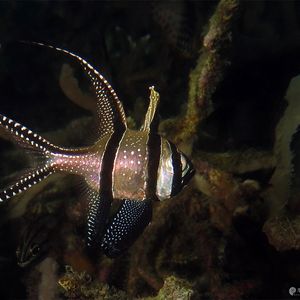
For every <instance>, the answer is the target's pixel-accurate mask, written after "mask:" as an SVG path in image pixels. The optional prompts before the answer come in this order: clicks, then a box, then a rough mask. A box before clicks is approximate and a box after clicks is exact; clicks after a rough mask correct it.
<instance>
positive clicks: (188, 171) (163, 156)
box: [156, 138, 195, 201]
mask: <svg viewBox="0 0 300 300" xmlns="http://www.w3.org/2000/svg"><path fill="white" fill-rule="evenodd" d="M194 173H195V169H194V167H193V164H192V162H191V161H190V160H189V159H188V158H187V157H186V155H185V154H183V153H182V152H181V151H179V150H178V148H177V147H176V146H175V145H174V144H173V143H171V142H169V141H168V140H167V139H164V138H161V153H160V161H159V166H158V171H157V185H156V196H157V197H158V199H159V200H161V201H162V200H165V199H168V198H171V197H173V196H175V195H177V194H178V193H179V192H180V191H181V190H182V189H183V188H184V187H185V186H186V185H187V183H188V182H189V181H190V179H191V178H192V177H193V175H194Z"/></svg>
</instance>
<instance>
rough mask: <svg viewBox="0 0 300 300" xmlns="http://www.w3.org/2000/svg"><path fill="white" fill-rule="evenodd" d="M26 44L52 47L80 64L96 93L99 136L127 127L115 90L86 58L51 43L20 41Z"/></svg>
mask: <svg viewBox="0 0 300 300" xmlns="http://www.w3.org/2000/svg"><path fill="white" fill-rule="evenodd" d="M22 42H23V43H26V44H32V45H38V46H42V47H47V48H51V49H54V50H56V51H58V52H62V53H64V54H66V55H68V56H69V57H72V58H73V59H75V60H76V61H77V62H79V63H80V64H81V66H82V67H83V69H84V71H85V73H86V74H87V76H88V77H89V79H90V81H91V83H92V85H93V87H94V91H95V94H96V99H97V105H96V106H97V123H98V124H97V131H98V132H97V133H98V136H99V137H101V136H103V135H106V134H108V133H111V132H113V131H115V130H118V129H119V128H121V129H123V128H125V129H126V128H127V122H126V116H125V112H124V108H123V106H122V103H121V102H120V100H119V98H118V96H117V94H116V92H115V91H114V89H113V88H112V87H111V85H110V84H109V83H108V81H107V80H106V79H105V78H104V77H103V76H102V75H101V74H100V73H99V72H98V71H97V70H96V69H94V68H93V66H92V65H90V64H89V63H88V62H87V61H86V60H84V59H83V58H81V57H80V56H79V55H76V54H74V53H72V52H70V51H68V50H65V49H62V48H58V47H54V46H51V45H47V44H43V43H38V42H30V41H22Z"/></svg>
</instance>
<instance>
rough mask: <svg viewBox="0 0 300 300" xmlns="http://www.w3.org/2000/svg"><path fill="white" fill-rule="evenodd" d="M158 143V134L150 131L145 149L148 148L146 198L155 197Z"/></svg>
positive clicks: (159, 143) (158, 155) (159, 141)
mask: <svg viewBox="0 0 300 300" xmlns="http://www.w3.org/2000/svg"><path fill="white" fill-rule="evenodd" d="M160 145H161V138H160V136H159V135H158V134H156V133H153V132H150V133H149V138H148V143H147V149H148V178H147V190H146V198H147V199H153V200H154V199H157V197H156V195H155V191H156V183H157V175H158V174H157V172H158V166H159V160H160Z"/></svg>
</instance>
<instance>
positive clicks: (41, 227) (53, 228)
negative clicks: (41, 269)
mask: <svg viewBox="0 0 300 300" xmlns="http://www.w3.org/2000/svg"><path fill="white" fill-rule="evenodd" d="M26 223H27V224H25V226H24V228H23V230H22V232H21V234H20V237H19V239H18V240H19V243H18V247H17V250H16V258H17V264H18V266H20V267H21V268H25V267H28V266H31V265H33V264H36V263H38V262H40V261H41V260H42V259H43V258H45V257H46V255H47V253H48V252H49V250H50V249H51V245H52V238H53V237H54V236H57V232H58V230H59V226H60V223H59V222H58V219H57V217H55V216H54V215H41V216H37V217H35V218H33V220H31V221H30V222H26ZM51 237H52V238H51Z"/></svg>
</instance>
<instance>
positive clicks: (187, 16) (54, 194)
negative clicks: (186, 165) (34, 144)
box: [0, 0, 300, 300]
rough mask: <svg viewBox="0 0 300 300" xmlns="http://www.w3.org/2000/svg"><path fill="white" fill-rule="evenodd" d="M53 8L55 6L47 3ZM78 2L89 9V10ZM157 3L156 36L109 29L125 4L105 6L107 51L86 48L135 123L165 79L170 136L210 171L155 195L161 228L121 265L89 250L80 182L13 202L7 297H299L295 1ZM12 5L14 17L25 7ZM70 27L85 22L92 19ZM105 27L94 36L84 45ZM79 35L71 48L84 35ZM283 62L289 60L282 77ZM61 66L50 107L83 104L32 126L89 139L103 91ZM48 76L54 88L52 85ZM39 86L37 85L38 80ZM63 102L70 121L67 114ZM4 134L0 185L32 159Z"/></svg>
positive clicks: (56, 181) (48, 185) (56, 137)
mask: <svg viewBox="0 0 300 300" xmlns="http://www.w3.org/2000/svg"><path fill="white" fill-rule="evenodd" d="M43 5H44V9H45V11H47V7H48V6H47V5H48V3H47V2H45V4H43ZM77 5H79V6H80V5H82V6H80V7H79V8H80V9H82V10H83V11H85V10H88V9H87V6H85V5H86V4H77ZM93 5H95V4H93ZM128 5H129V4H128ZM139 5H140V4H136V6H134V8H132V7H133V6H131V8H130V9H129V8H128V9H127V10H126V11H127V13H128V15H130V16H133V17H135V18H137V15H138V14H139V13H140V12H141V11H143V13H144V11H147V10H146V9H143V6H139ZM144 5H149V11H151V15H150V16H149V15H147V16H148V17H147V18H151V20H152V22H153V23H154V27H155V28H156V30H157V31H155V33H154V37H155V38H154V39H152V35H151V34H146V35H144V34H143V33H141V32H142V31H143V30H145V31H146V29H145V28H146V27H147V26H146V25H147V23H145V24H146V25H145V24H143V22H141V23H140V26H141V28H142V29H141V32H139V31H138V29H137V28H136V27H135V26H134V25H132V24H131V23H130V22H129V21H128V19H126V21H125V23H120V24H121V25H119V26H114V25H115V24H112V23H110V22H109V19H110V17H111V16H112V15H115V14H116V15H118V14H119V13H120V11H122V9H124V7H125V6H126V5H125V4H122V3H117V2H115V3H113V4H111V6H108V5H103V6H101V8H102V11H101V13H102V17H103V18H98V19H99V22H100V23H101V24H100V23H99V24H98V26H99V27H101V26H102V27H103V28H105V29H106V30H107V31H108V32H109V34H107V35H105V34H104V39H105V45H106V46H105V47H104V48H105V49H104V50H103V49H102V48H101V47H98V48H101V49H102V50H101V49H98V48H97V47H95V49H96V50H97V49H98V50H97V51H98V52H99V53H96V52H97V51H96V50H94V48H93V49H91V48H92V45H90V46H89V45H88V43H86V44H85V43H84V44H85V50H86V51H87V53H90V54H91V53H93V54H95V57H98V59H99V60H100V61H104V62H106V63H107V64H108V65H109V64H111V65H110V66H105V65H104V69H106V70H107V69H108V70H111V71H110V73H108V74H109V76H108V77H111V78H112V80H113V82H114V83H115V84H116V86H117V87H118V89H120V91H121V96H123V97H124V98H125V99H126V98H129V96H130V98H131V99H133V100H131V101H127V102H126V100H125V105H124V106H125V107H126V106H127V105H128V108H127V110H128V111H129V114H128V115H129V118H128V122H129V124H130V126H131V127H132V128H137V127H138V124H140V123H141V117H142V116H143V115H144V113H143V111H144V110H145V107H146V106H147V105H146V103H147V100H145V99H146V97H147V96H146V94H145V90H146V88H145V87H146V86H147V84H148V83H149V84H150V83H151V84H153V81H154V82H155V83H157V85H158V88H159V90H160V91H161V111H162V116H163V118H162V120H161V124H160V128H159V130H160V133H161V134H162V135H164V136H166V137H167V138H168V139H170V140H172V141H174V142H175V143H176V144H177V145H179V147H180V149H182V150H183V151H184V152H185V153H188V154H189V156H190V157H191V159H192V161H193V163H194V166H195V168H196V171H197V172H196V175H195V178H194V180H193V181H192V182H191V184H190V185H189V186H188V187H186V188H185V189H184V190H183V192H182V193H181V194H180V195H178V196H177V197H175V198H174V199H170V200H169V201H165V202H163V203H154V212H153V220H152V222H151V224H150V225H149V226H148V227H147V228H146V230H145V231H144V233H143V234H142V235H141V237H140V238H139V239H138V240H137V242H136V243H135V244H134V245H133V246H132V247H131V249H130V250H129V251H128V252H126V253H124V254H123V255H122V256H120V257H119V258H117V259H114V260H112V259H108V258H106V257H105V256H103V255H101V254H99V255H97V256H91V255H88V254H87V253H86V250H85V246H84V241H83V231H84V225H85V224H84V222H85V214H84V212H85V209H86V204H85V202H84V200H83V199H81V198H80V196H78V195H80V188H81V183H80V182H79V180H78V179H77V178H75V177H67V176H62V175H59V176H58V175H57V176H53V177H50V178H49V179H47V180H46V181H44V182H42V183H40V184H39V185H37V186H35V187H33V188H32V189H30V190H29V191H27V192H26V193H24V194H22V195H20V196H17V197H15V198H14V199H12V200H11V201H10V202H9V203H7V204H5V205H4V206H2V207H1V223H0V224H1V227H0V236H1V237H2V240H5V241H6V242H5V243H2V244H1V246H0V270H1V275H2V276H3V274H6V278H5V279H6V280H5V282H10V283H11V287H8V285H7V286H6V285H5V284H3V280H2V281H0V288H1V290H0V292H1V293H2V294H3V295H7V299H22V298H24V297H25V295H26V298H27V299H217V300H222V299H224V300H226V299H232V300H235V299H236V300H238V299H282V298H288V297H289V296H291V295H290V294H289V289H290V287H292V286H295V287H297V288H299V287H300V280H299V278H300V259H299V258H300V253H299V247H300V240H299V239H300V209H299V203H300V202H299V200H298V199H299V174H298V173H299V164H298V155H297V153H299V151H300V149H299V145H298V142H297V141H298V140H299V137H298V128H299V124H300V119H299V117H298V115H299V109H300V108H299V105H298V101H297V100H298V98H299V95H300V88H299V87H300V82H299V77H295V76H297V75H298V74H300V63H298V61H300V59H299V53H300V51H299V50H300V49H299V48H300V45H299V35H300V25H299V24H300V21H299V20H300V15H297V10H296V9H295V7H296V4H295V3H294V2H292V1H289V2H285V3H284V2H282V3H281V2H278V3H277V4H276V5H274V6H273V7H270V4H269V3H268V2H255V3H253V4H251V3H245V2H244V3H243V2H242V3H241V2H240V1H238V0H221V1H218V2H211V3H204V2H203V3H202V2H201V3H200V2H199V3H194V2H191V1H184V0H182V1H178V3H176V5H175V4H173V5H172V4H170V3H169V2H154V3H152V4H151V5H150V4H144ZM128 7H129V6H128ZM97 8H99V7H97ZM150 8H151V9H150ZM51 9H52V10H53V11H54V13H53V14H54V16H55V17H56V18H61V19H65V22H67V21H68V20H69V19H68V18H70V16H69V15H68V14H67V13H66V12H65V11H64V6H63V5H58V6H57V7H56V8H53V7H52V8H51ZM193 9H194V10H193ZM4 11H5V13H6V15H5V17H6V18H7V19H9V17H10V13H11V12H12V11H14V10H13V9H12V10H11V11H10V10H9V9H7V10H4ZM76 12H77V11H76V9H74V13H76ZM268 12H270V13H268ZM40 13H41V15H43V12H42V11H41V12H40ZM77 13H78V12H77ZM99 13H100V10H99ZM191 13H194V14H195V15H193V17H194V18H191ZM78 15H80V14H79V13H78ZM122 16H123V14H122ZM147 18H145V20H146V19H147ZM276 18H277V19H280V20H281V21H282V23H280V24H279V25H278V24H277V23H276V21H277V19H276ZM91 19H92V18H91ZM120 19H121V20H122V17H120ZM3 20H4V19H3ZM69 21H70V20H69ZM192 21H193V22H192ZM70 23H71V24H72V26H73V27H72V28H77V29H78V28H79V27H80V18H72V22H70ZM191 23H192V24H191ZM298 23H299V24H298ZM105 26H106V27H105ZM131 26H133V27H134V31H132V32H133V33H132V32H131V31H130V28H131ZM102 27H101V28H102ZM129 32H131V33H129ZM0 33H1V29H0ZM93 34H94V33H93V31H92V32H89V33H88V34H87V33H86V32H85V34H84V36H80V37H79V38H78V39H79V41H78V43H80V38H81V39H82V40H84V39H85V37H86V35H88V36H89V35H93ZM67 36H68V39H69V42H70V46H69V45H68V47H69V48H71V45H72V34H70V35H67ZM64 42H65V43H67V42H68V41H64ZM95 44H96V45H98V44H97V43H94V44H93V45H95ZM14 51H16V50H15V49H14ZM12 52H13V51H12ZM25 52H26V51H25ZM22 59H23V58H22ZM0 60H1V59H0ZM52 60H54V59H53V58H52ZM52 60H51V61H52ZM162 62H163V63H162ZM44 64H45V61H39V63H38V65H44ZM274 64H275V65H276V66H277V65H279V66H278V69H280V67H281V69H280V71H279V70H277V72H278V73H277V74H276V76H275V75H274V70H273V69H272V66H273V65H274ZM51 66H52V64H51ZM22 68H23V66H22V67H21V68H20V70H19V69H18V71H19V72H22ZM50 71H51V72H52V73H53V74H55V75H54V77H55V79H56V80H57V82H55V85H57V90H58V92H57V93H55V90H54V89H53V90H52V89H47V93H46V94H49V95H48V97H49V99H50V100H49V99H48V102H47V101H45V102H44V106H45V107H44V106H43V109H48V108H49V107H51V105H50V104H49V103H51V99H52V97H54V96H59V97H63V96H62V94H64V95H65V96H66V97H67V98H68V99H69V100H71V102H72V103H73V104H76V106H75V105H74V106H72V107H73V108H69V107H68V106H67V104H62V103H60V104H59V105H58V108H57V107H56V108H55V109H53V107H52V110H53V111H52V113H51V115H50V113H49V120H48V121H47V122H49V123H48V124H49V125H50V127H49V129H51V130H50V131H49V130H46V129H45V127H43V126H45V125H43V126H41V127H38V126H37V124H36V123H35V122H37V121H36V120H35V118H34V117H32V116H35V113H36V112H34V109H32V110H30V111H29V114H30V117H32V120H31V121H32V122H33V123H32V124H33V126H37V128H39V129H40V131H41V132H44V133H42V135H43V136H45V137H46V138H47V139H49V140H51V141H53V142H54V143H56V144H61V145H64V146H73V145H82V144H84V143H86V142H88V141H87V139H86V136H87V135H90V136H91V137H92V136H93V134H92V129H91V127H92V118H91V116H90V115H89V114H88V113H86V114H84V115H82V114H81V113H79V111H80V109H81V108H83V109H84V110H86V111H87V112H93V107H94V105H95V103H94V101H93V97H92V93H91V91H90V90H89V87H88V86H87V83H86V81H85V80H84V79H83V78H82V77H81V76H82V75H80V73H79V72H78V70H77V69H76V67H74V66H73V65H72V64H71V63H69V62H65V61H63V62H62V63H60V62H59V63H58V64H56V65H55V64H54V63H53V67H51V68H50ZM35 72H36V70H34V69H33V70H32V73H33V74H35ZM248 73H249V74H250V75H249V74H248ZM163 74H171V75H169V77H167V75H163ZM28 76H29V75H28ZM164 76H166V77H164ZM247 76H248V77H247ZM251 76H252V77H251ZM272 76H273V77H272ZM2 77H3V76H2ZM2 77H1V78H2ZM29 77H30V76H29ZM265 77H266V78H267V79H265ZM293 77H295V78H294V79H293V80H291V79H292V78H293ZM2 79H3V78H2ZM31 79H33V78H31ZM34 79H36V80H37V82H38V83H40V81H39V79H38V78H36V77H34ZM52 79H53V78H52ZM10 80H11V81H12V82H13V83H14V84H15V85H13V84H12V85H13V86H18V85H17V84H16V83H15V82H14V81H13V79H12V78H10ZM43 80H44V81H45V82H44V81H43ZM43 80H42V82H44V84H45V85H46V86H47V84H49V83H48V82H49V80H50V79H49V78H48V77H46V78H45V79H43ZM0 81H1V80H0ZM247 81H249V82H250V83H251V84H250V85H247V83H245V82H247ZM253 82H254V83H255V84H253ZM113 85H114V84H113ZM239 85H240V86H239ZM21 87H22V86H21ZM20 89H21V88H20ZM24 89H25V88H24V87H22V91H23V90H24ZM30 89H31V90H32V91H33V92H34V93H36V92H37V88H36V87H35V86H31V88H30ZM16 90H18V88H16ZM4 98H5V97H3V99H4ZM1 101H2V100H1ZM3 101H4V100H3ZM66 102H67V101H66ZM20 105H21V104H20ZM48 106H49V107H48ZM74 107H75V108H74ZM179 107H180V109H179ZM4 108H5V107H4ZM57 109H61V110H64V111H66V112H67V116H65V117H64V118H63V117H60V115H59V114H57ZM1 112H2V111H1ZM3 113H5V111H3ZM15 113H16V116H14V115H11V116H10V117H12V118H14V119H16V120H18V115H20V114H21V112H20V109H18V110H16V112H15ZM52 114H53V115H52ZM23 118H25V117H24V116H23ZM37 120H38V119H37ZM39 120H40V119H39ZM20 121H22V120H20ZM45 122H46V121H45ZM54 123H55V124H54ZM24 124H25V123H24ZM53 124H54V125H55V126H54V125H53ZM26 125H27V124H26ZM56 125H57V126H56ZM58 128H59V129H58ZM3 137H4V142H2V144H1V149H3V150H2V151H1V153H0V157H1V163H2V164H3V166H2V167H1V170H0V174H1V186H5V184H6V183H7V182H10V181H11V180H13V178H14V176H15V173H17V171H18V170H19V169H20V168H21V167H24V168H26V166H28V165H29V161H27V160H26V159H25V157H28V156H26V154H24V152H23V151H22V150H20V149H17V148H16V147H13V146H11V145H10V144H9V143H8V142H7V141H6V140H5V138H6V137H5V136H3ZM91 140H92V138H91ZM2 146H3V147H2ZM8 174H10V175H9V176H8ZM11 174H13V175H11ZM28 234H29V235H30V234H31V235H32V236H34V239H33V242H34V243H37V244H38V245H39V246H40V247H39V251H38V253H36V254H34V253H33V254H32V253H31V254H30V253H29V256H28V257H27V262H28V264H27V265H26V266H25V265H24V267H22V268H21V267H18V263H19V265H21V264H20V260H19V256H18V257H17V258H16V250H18V251H22V250H24V244H23V241H24V239H25V241H26V237H27V236H28ZM30 255H31V256H30ZM8 270H10V272H8ZM14 287H15V288H16V287H17V289H14ZM17 291H18V292H17Z"/></svg>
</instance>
